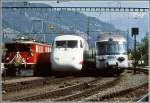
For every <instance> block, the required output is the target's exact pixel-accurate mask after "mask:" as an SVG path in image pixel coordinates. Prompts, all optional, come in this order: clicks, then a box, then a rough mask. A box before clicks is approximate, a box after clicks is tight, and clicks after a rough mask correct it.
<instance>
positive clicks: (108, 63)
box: [107, 60, 117, 66]
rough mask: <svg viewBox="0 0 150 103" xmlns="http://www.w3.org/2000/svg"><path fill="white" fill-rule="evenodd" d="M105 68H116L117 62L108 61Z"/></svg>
mask: <svg viewBox="0 0 150 103" xmlns="http://www.w3.org/2000/svg"><path fill="white" fill-rule="evenodd" d="M107 66H117V62H116V61H115V60H109V61H108V62H107Z"/></svg>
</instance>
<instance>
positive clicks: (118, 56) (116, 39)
mask: <svg viewBox="0 0 150 103" xmlns="http://www.w3.org/2000/svg"><path fill="white" fill-rule="evenodd" d="M95 48H96V68H97V69H103V70H107V71H109V72H111V73H114V74H118V75H119V74H120V73H121V72H122V71H123V70H124V68H127V67H128V55H127V41H126V39H125V37H123V36H122V35H120V34H117V33H104V34H102V35H101V36H100V37H99V38H98V40H97V41H96V43H95Z"/></svg>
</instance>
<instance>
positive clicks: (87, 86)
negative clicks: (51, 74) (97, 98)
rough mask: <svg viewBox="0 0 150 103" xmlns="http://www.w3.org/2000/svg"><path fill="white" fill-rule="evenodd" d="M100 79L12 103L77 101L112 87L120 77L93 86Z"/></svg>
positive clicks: (20, 98)
mask: <svg viewBox="0 0 150 103" xmlns="http://www.w3.org/2000/svg"><path fill="white" fill-rule="evenodd" d="M101 79H102V78H101V77H100V78H96V79H94V80H91V81H88V82H84V83H79V84H75V85H72V86H69V87H65V88H61V89H57V90H53V91H52V90H49V91H48V90H46V91H45V92H41V93H37V94H34V95H26V96H24V97H19V98H16V99H14V100H13V101H34V100H42V101H43V99H44V100H45V99H48V100H52V101H59V100H60V101H62V100H67V101H68V100H72V99H77V98H79V97H80V96H81V95H82V96H86V95H87V93H90V92H92V93H90V95H92V94H93V93H95V92H96V91H97V90H99V89H101V88H104V87H105V86H107V87H109V86H108V85H112V83H114V84H113V85H115V84H116V82H117V81H119V80H120V77H118V78H115V79H113V80H110V81H107V82H105V83H104V84H101V83H100V82H99V83H100V84H97V85H93V83H96V82H98V81H99V80H100V81H101ZM107 79H108V78H107ZM105 81H106V79H105ZM103 82H104V81H103ZM81 91H82V92H81ZM93 91H95V92H93ZM79 92H81V93H79ZM74 93H77V95H76V96H75V95H74ZM83 94H84V95H83ZM68 95H70V96H68ZM73 95H74V96H73ZM67 96H68V97H67ZM62 97H67V98H62ZM57 98H58V99H57Z"/></svg>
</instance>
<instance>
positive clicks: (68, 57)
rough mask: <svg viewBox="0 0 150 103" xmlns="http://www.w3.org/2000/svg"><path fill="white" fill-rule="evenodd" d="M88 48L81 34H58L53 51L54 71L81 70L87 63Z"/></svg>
mask: <svg viewBox="0 0 150 103" xmlns="http://www.w3.org/2000/svg"><path fill="white" fill-rule="evenodd" d="M88 50H89V46H88V44H87V42H86V40H85V39H83V38H82V37H80V36H77V35H62V36H57V37H56V38H55V39H54V42H53V47H52V53H51V66H52V71H60V72H61V71H81V70H82V69H83V67H84V65H85V53H86V51H88Z"/></svg>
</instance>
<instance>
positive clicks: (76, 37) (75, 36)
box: [55, 35, 84, 40]
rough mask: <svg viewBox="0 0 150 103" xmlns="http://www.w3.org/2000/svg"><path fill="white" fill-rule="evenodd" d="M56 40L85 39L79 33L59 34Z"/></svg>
mask: <svg viewBox="0 0 150 103" xmlns="http://www.w3.org/2000/svg"><path fill="white" fill-rule="evenodd" d="M55 40H84V39H83V38H82V37H81V36H77V35H61V36H57V37H56V38H55Z"/></svg>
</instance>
